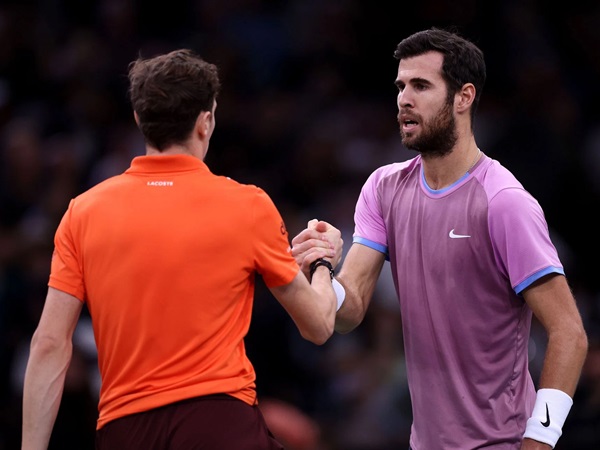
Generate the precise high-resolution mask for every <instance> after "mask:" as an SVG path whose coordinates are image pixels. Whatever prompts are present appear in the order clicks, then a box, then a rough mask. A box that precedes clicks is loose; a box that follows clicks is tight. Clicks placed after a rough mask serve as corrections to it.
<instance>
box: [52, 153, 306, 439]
mask: <svg viewBox="0 0 600 450" xmlns="http://www.w3.org/2000/svg"><path fill="white" fill-rule="evenodd" d="M298 271H299V268H298V265H297V263H296V261H295V260H294V258H293V257H292V256H291V252H290V248H289V240H288V233H287V231H286V227H285V225H284V222H283V220H282V218H281V216H280V214H279V212H278V211H277V209H276V207H275V205H274V204H273V202H272V201H271V199H270V198H269V196H268V195H267V194H266V193H265V192H264V191H263V190H261V189H260V188H258V187H256V186H252V185H243V184H240V183H238V182H236V181H233V180H231V179H228V178H226V177H222V176H216V175H214V174H213V173H211V172H210V170H209V169H208V167H207V166H206V165H205V164H204V162H202V161H201V160H199V159H197V158H195V157H192V156H189V155H173V156H171V155H161V156H141V157H136V158H134V159H133V161H132V164H131V167H130V168H129V169H128V170H127V171H126V172H125V173H124V174H121V175H118V176H115V177H112V178H110V179H108V180H106V181H104V182H102V183H100V184H98V185H97V186H95V187H93V188H91V189H90V190H88V191H87V192H85V193H83V194H81V195H79V196H78V197H76V198H75V199H73V200H71V202H70V204H69V207H68V210H67V211H66V213H65V215H64V217H63V218H62V221H61V223H60V225H59V227H58V229H57V232H56V236H55V251H54V254H53V259H52V266H51V274H50V281H49V285H50V286H51V287H53V288H56V289H59V290H61V291H64V292H67V293H69V294H71V295H73V296H75V297H77V298H78V299H80V300H82V301H85V303H86V304H87V307H88V309H89V312H90V315H91V318H92V323H93V327H94V335H95V339H96V344H97V348H98V365H99V369H100V374H101V377H102V386H101V390H100V398H99V405H98V408H99V418H98V422H97V428H98V429H100V428H101V427H102V426H104V425H105V424H106V423H107V422H109V421H111V420H114V419H117V418H119V417H122V416H125V415H129V414H134V413H137V412H141V411H146V410H149V409H152V408H157V407H160V406H163V405H166V404H170V403H173V402H176V401H179V400H183V399H187V398H192V397H197V396H202V395H208V394H214V393H226V394H229V395H231V396H233V397H236V398H238V399H240V400H243V401H244V402H247V403H248V404H255V403H256V389H255V371H254V368H253V366H252V364H251V363H250V361H249V360H248V358H247V356H246V351H245V348H244V341H243V339H244V337H245V335H246V333H247V332H248V329H249V326H250V319H251V313H252V305H253V297H254V287H255V275H256V274H260V275H262V278H263V280H264V282H265V284H266V285H267V286H268V287H274V286H281V285H285V284H288V283H290V282H291V281H292V280H293V278H294V277H295V276H296V274H297V273H298Z"/></svg>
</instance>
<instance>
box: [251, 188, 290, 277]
mask: <svg viewBox="0 0 600 450" xmlns="http://www.w3.org/2000/svg"><path fill="white" fill-rule="evenodd" d="M253 203H254V205H253V215H254V222H253V223H254V233H253V236H255V238H254V239H255V241H254V242H255V254H256V256H255V264H256V271H257V272H258V273H259V274H260V275H261V276H262V277H263V280H264V282H265V284H266V285H267V287H276V286H283V285H286V284H289V283H291V282H292V280H293V279H294V277H295V276H296V275H297V274H298V271H299V270H300V268H299V267H298V264H297V263H296V260H295V259H294V257H293V256H292V251H291V248H290V242H289V235H288V231H287V228H286V226H285V222H284V221H283V219H282V217H281V215H280V214H279V211H278V210H277V208H276V206H275V204H274V203H273V201H272V200H271V198H270V197H269V196H268V195H267V194H266V193H265V192H264V191H263V190H261V189H258V193H257V195H256V197H255V199H254V202H253Z"/></svg>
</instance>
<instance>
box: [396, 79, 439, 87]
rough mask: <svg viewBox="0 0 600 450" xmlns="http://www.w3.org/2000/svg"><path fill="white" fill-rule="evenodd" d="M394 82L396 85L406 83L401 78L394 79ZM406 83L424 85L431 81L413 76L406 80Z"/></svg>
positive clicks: (429, 83)
mask: <svg viewBox="0 0 600 450" xmlns="http://www.w3.org/2000/svg"><path fill="white" fill-rule="evenodd" d="M394 84H395V85H396V86H397V87H400V86H405V85H406V83H404V82H403V81H402V80H396V81H394ZM408 84H426V85H431V84H432V83H431V81H429V80H428V79H426V78H421V77H415V78H411V79H410V80H408Z"/></svg>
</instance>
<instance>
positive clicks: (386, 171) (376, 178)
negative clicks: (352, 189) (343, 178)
mask: <svg viewBox="0 0 600 450" xmlns="http://www.w3.org/2000/svg"><path fill="white" fill-rule="evenodd" d="M420 167H421V157H420V156H418V157H415V158H412V159H409V160H406V161H402V162H395V163H391V164H386V165H384V166H381V167H378V168H377V169H375V170H374V171H373V172H371V174H370V175H369V178H367V181H366V184H373V185H380V184H381V183H382V182H385V181H392V180H397V179H398V178H403V177H405V176H406V175H407V174H409V173H411V172H412V171H414V170H417V169H418V168H420Z"/></svg>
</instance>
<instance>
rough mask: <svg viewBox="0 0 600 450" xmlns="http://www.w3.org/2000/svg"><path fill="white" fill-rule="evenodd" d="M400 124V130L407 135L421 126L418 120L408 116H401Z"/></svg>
mask: <svg viewBox="0 0 600 450" xmlns="http://www.w3.org/2000/svg"><path fill="white" fill-rule="evenodd" d="M398 123H399V124H400V129H401V130H402V131H403V132H405V133H409V132H411V131H414V130H415V129H416V128H417V127H418V126H419V121H418V120H416V118H414V117H409V116H406V115H402V116H400V118H399V119H398Z"/></svg>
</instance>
